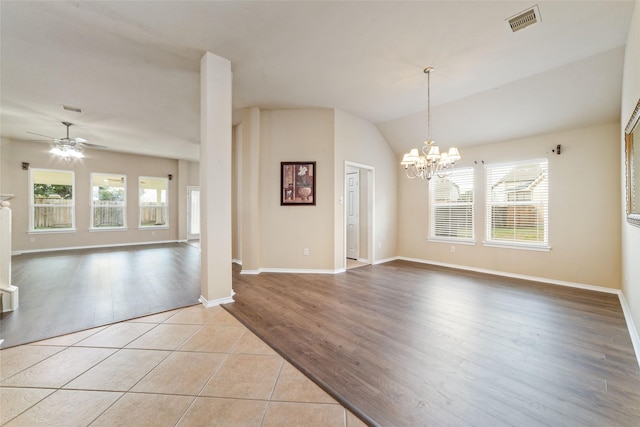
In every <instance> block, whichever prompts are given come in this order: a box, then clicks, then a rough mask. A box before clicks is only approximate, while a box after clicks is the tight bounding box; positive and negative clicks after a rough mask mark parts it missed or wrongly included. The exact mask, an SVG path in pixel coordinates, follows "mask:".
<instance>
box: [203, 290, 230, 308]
mask: <svg viewBox="0 0 640 427" xmlns="http://www.w3.org/2000/svg"><path fill="white" fill-rule="evenodd" d="M234 295H235V292H233V291H231V296H228V297H224V298H218V299H214V300H211V301H207V299H206V298H205V297H203V296H202V295H200V298H198V301H200V303H202V305H204V306H205V307H206V308H211V307H215V306H217V305H221V304H227V303H230V302H233V296H234Z"/></svg>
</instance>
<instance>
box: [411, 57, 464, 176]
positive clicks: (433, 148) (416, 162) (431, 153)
mask: <svg viewBox="0 0 640 427" xmlns="http://www.w3.org/2000/svg"><path fill="white" fill-rule="evenodd" d="M432 71H433V68H432V67H427V68H425V69H424V72H425V74H426V75H427V140H426V141H425V142H424V145H423V146H422V149H421V150H422V153H420V151H418V149H417V148H412V149H411V151H409V152H408V153H405V155H404V156H403V157H402V162H400V164H401V165H403V166H404V169H405V172H406V174H407V177H408V178H410V179H414V178H421V179H427V180H429V179H431V178H433V176H434V175H436V176H438V177H439V178H443V177H444V176H445V175H446V173H447V169H449V168H451V167H452V166H453V165H454V164H455V163H456V162H457V161H458V160H460V159H461V158H462V157H461V156H460V152H459V151H458V149H457V148H456V147H451V148H450V149H449V151H448V152H445V153H440V147H438V144H436V143H435V142H434V141H433V140H432V139H431V72H432Z"/></svg>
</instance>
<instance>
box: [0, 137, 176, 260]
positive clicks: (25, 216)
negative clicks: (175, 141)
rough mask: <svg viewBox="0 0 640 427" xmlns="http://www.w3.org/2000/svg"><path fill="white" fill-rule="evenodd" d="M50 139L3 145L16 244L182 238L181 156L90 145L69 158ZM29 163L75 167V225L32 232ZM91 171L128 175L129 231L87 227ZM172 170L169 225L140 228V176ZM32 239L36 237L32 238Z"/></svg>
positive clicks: (17, 247) (37, 246)
mask: <svg viewBox="0 0 640 427" xmlns="http://www.w3.org/2000/svg"><path fill="white" fill-rule="evenodd" d="M48 149H49V146H48V145H47V144H42V143H37V142H24V141H19V142H16V141H10V142H7V143H5V144H4V146H3V154H2V157H3V163H4V167H3V170H2V184H1V187H0V188H2V191H3V192H7V193H13V194H15V197H14V198H13V199H12V200H11V208H12V211H13V233H12V250H13V251H14V252H19V251H38V250H46V249H56V248H74V247H87V246H102V245H120V244H132V243H150V242H160V241H175V240H177V239H178V221H180V218H179V214H178V200H179V196H178V182H179V179H178V161H177V160H171V159H164V158H157V157H148V156H138V155H131V154H121V153H114V152H110V151H104V150H86V151H85V155H86V157H85V158H84V159H82V160H79V161H66V160H62V159H59V158H56V157H54V156H52V155H51V154H50V153H49V152H48ZM22 162H28V163H29V164H30V168H42V169H61V170H73V171H74V172H75V191H76V194H75V202H76V229H77V230H76V231H75V232H62V233H33V234H29V233H28V230H29V171H28V170H22V168H21V163H22ZM92 172H104V173H121V174H125V175H126V176H127V225H128V230H127V231H89V223H90V197H91V188H90V175H91V173H92ZM168 174H172V175H173V180H171V181H169V226H170V228H169V229H155V230H149V229H145V230H139V229H138V204H137V203H138V199H137V194H138V193H137V191H138V177H139V176H158V177H166V176H167V175H168ZM30 239H33V240H34V241H33V242H32V241H31V240H30Z"/></svg>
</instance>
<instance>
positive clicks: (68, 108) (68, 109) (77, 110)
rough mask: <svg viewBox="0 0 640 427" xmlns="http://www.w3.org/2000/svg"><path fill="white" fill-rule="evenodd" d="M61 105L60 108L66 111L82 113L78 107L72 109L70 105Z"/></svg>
mask: <svg viewBox="0 0 640 427" xmlns="http://www.w3.org/2000/svg"><path fill="white" fill-rule="evenodd" d="M60 105H62V108H64V109H65V110H67V111H73V112H75V113H82V109H80V108H78V107H72V106H70V105H64V104H60Z"/></svg>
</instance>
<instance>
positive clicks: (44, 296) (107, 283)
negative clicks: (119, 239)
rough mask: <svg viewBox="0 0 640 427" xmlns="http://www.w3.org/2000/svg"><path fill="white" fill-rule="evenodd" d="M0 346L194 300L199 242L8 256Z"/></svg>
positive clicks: (82, 328)
mask: <svg viewBox="0 0 640 427" xmlns="http://www.w3.org/2000/svg"><path fill="white" fill-rule="evenodd" d="M11 265H12V284H14V285H16V286H18V289H19V293H20V300H19V301H20V305H19V307H18V309H17V310H16V311H13V312H7V313H2V314H0V339H4V342H3V343H2V348H7V347H11V346H15V345H19V344H24V343H29V342H33V341H37V340H41V339H45V338H51V337H56V336H59V335H63V334H68V333H71V332H77V331H82V330H85V329H89V328H93V327H96V326H101V325H106V324H110V323H114V322H119V321H122V320H127V319H132V318H136V317H140V316H145V315H148V314H152V313H159V312H162V311H166V310H171V309H176V308H180V307H185V306H189V305H193V304H197V303H198V298H199V296H200V249H199V248H197V247H194V246H190V245H186V244H181V243H169V244H159V245H140V246H128V247H118V248H102V249H86V250H84V249H83V250H70V251H56V252H46V253H33V254H23V255H16V256H13V257H12V259H11Z"/></svg>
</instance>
